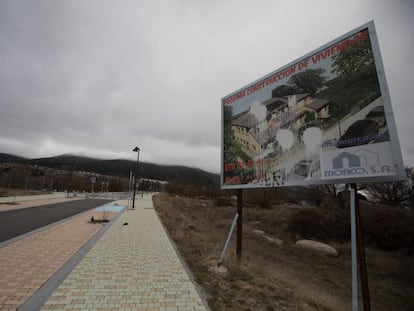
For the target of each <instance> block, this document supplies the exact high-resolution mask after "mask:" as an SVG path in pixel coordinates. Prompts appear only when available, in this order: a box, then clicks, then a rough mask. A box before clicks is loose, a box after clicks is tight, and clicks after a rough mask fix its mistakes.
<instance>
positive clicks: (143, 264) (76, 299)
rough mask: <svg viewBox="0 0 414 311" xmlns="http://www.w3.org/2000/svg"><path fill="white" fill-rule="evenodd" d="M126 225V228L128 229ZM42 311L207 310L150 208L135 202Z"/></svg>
mask: <svg viewBox="0 0 414 311" xmlns="http://www.w3.org/2000/svg"><path fill="white" fill-rule="evenodd" d="M124 223H128V225H124ZM42 310H102V311H103V310H124V311H126V310H139V311H144V310H145V311H150V310H151V311H167V310H207V308H206V307H205V305H204V303H203V301H202V299H201V298H200V296H199V294H198V292H197V291H196V289H195V285H194V284H193V283H192V281H191V279H190V277H189V275H188V273H187V271H186V270H185V268H184V267H183V264H182V262H181V261H180V259H179V258H178V256H177V254H176V252H175V250H174V248H173V246H172V244H171V241H170V240H169V238H168V237H167V234H166V233H165V231H164V228H163V226H162V224H161V223H160V221H159V219H158V216H157V215H156V213H155V210H154V209H153V205H152V196H151V195H145V196H144V198H143V199H141V198H139V199H137V201H136V207H135V210H128V211H126V212H124V213H123V214H122V215H121V216H120V217H119V218H118V219H117V221H116V222H115V223H114V224H113V225H112V226H111V227H110V228H109V230H108V231H107V232H106V233H105V235H104V236H103V237H102V238H101V239H100V240H99V241H98V242H97V243H96V244H95V246H94V247H93V248H92V249H91V250H90V252H89V253H88V254H87V255H86V256H85V257H84V259H83V260H82V261H81V262H80V263H79V265H78V266H77V267H76V268H75V269H74V270H73V271H72V272H71V274H69V276H68V277H67V278H66V279H65V281H64V282H63V283H62V284H61V285H60V286H59V287H58V288H57V289H56V290H55V291H54V293H53V294H52V295H51V296H50V297H49V299H48V301H47V302H46V303H45V304H44V305H43V307H42Z"/></svg>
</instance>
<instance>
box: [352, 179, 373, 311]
mask: <svg viewBox="0 0 414 311" xmlns="http://www.w3.org/2000/svg"><path fill="white" fill-rule="evenodd" d="M351 187H352V188H354V189H355V216H356V217H355V218H356V219H355V220H356V240H357V256H358V266H359V275H360V278H361V288H362V302H363V305H364V311H371V302H370V297H369V286H368V273H367V263H366V260H365V248H364V236H363V232H362V224H361V211H360V208H359V198H358V191H357V186H356V184H351Z"/></svg>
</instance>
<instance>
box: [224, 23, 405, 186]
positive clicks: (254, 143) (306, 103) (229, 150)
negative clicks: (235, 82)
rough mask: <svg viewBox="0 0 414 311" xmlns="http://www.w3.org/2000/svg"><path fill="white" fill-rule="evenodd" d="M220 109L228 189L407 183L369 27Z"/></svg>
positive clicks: (240, 93) (229, 97) (231, 99)
mask: <svg viewBox="0 0 414 311" xmlns="http://www.w3.org/2000/svg"><path fill="white" fill-rule="evenodd" d="M221 106H222V168H221V169H222V171H221V186H222V188H224V189H238V188H254V187H276V186H296V185H315V184H324V183H325V184H326V183H351V182H371V181H393V180H401V179H404V178H405V172H404V165H403V162H402V157H401V151H400V146H399V142H398V136H397V131H396V126H395V121H394V117H393V112H392V108H391V102H390V96H389V93H388V88H387V83H386V80H385V75H384V69H383V65H382V60H381V55H380V51H379V45H378V40H377V37H376V33H375V27H374V23H373V22H372V21H371V22H369V23H367V24H365V25H363V26H361V27H358V28H357V29H355V30H353V31H351V32H349V33H347V34H345V35H343V36H341V37H340V38H338V39H336V40H334V41H332V42H329V43H328V44H326V45H324V46H323V47H321V48H319V49H317V50H315V51H313V52H311V53H309V54H307V55H305V56H304V57H302V58H300V59H298V60H296V61H294V62H292V63H290V64H288V65H286V66H284V67H282V68H280V69H278V70H276V71H273V72H271V73H270V74H268V75H266V76H264V77H262V78H260V79H258V80H256V81H254V82H252V83H250V84H249V85H247V86H245V87H243V88H241V89H239V90H237V91H235V92H233V93H231V94H229V95H227V96H225V97H223V98H222V102H221Z"/></svg>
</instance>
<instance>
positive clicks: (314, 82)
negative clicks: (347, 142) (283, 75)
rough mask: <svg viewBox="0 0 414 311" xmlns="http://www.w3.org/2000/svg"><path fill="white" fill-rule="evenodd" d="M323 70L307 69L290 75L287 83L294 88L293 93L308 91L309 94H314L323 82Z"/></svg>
mask: <svg viewBox="0 0 414 311" xmlns="http://www.w3.org/2000/svg"><path fill="white" fill-rule="evenodd" d="M324 72H325V70H324V69H322V68H318V69H307V70H305V71H302V72H299V73H297V74H295V75H294V76H292V77H291V78H290V79H289V81H288V85H289V86H291V87H292V88H294V89H295V90H296V92H295V93H309V94H310V95H311V96H315V94H316V93H317V92H318V91H319V90H320V89H321V88H322V87H323V86H324V84H325V81H326V78H325V77H324V76H323V74H324Z"/></svg>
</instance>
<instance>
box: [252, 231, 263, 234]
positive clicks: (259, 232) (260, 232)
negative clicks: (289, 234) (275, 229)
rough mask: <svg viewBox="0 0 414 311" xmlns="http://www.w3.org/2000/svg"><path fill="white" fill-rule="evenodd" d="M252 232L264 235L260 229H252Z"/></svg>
mask: <svg viewBox="0 0 414 311" xmlns="http://www.w3.org/2000/svg"><path fill="white" fill-rule="evenodd" d="M252 233H253V234H255V235H264V234H265V232H264V231H262V230H252Z"/></svg>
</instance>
